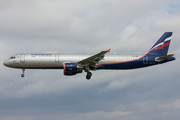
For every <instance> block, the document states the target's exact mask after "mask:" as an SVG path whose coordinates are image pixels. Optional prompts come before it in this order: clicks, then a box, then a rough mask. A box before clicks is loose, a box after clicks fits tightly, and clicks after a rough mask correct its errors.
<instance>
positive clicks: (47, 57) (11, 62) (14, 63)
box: [4, 53, 142, 69]
mask: <svg viewBox="0 0 180 120" xmlns="http://www.w3.org/2000/svg"><path fill="white" fill-rule="evenodd" d="M90 56H92V55H89V54H60V53H45V54H43V53H40V54H37V53H22V54H16V55H13V56H12V57H10V58H9V59H8V60H6V61H5V62H4V65H6V66H8V67H12V68H21V69H22V68H24V69H61V68H63V64H64V63H76V62H78V61H81V60H83V59H86V58H88V57H90ZM141 57H142V56H127V55H106V56H105V57H104V59H102V60H101V61H99V62H98V64H97V65H99V64H106V63H116V62H125V61H133V60H137V59H139V58H141Z"/></svg>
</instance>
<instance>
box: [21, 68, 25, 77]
mask: <svg viewBox="0 0 180 120" xmlns="http://www.w3.org/2000/svg"><path fill="white" fill-rule="evenodd" d="M24 72H25V69H22V74H21V77H24Z"/></svg>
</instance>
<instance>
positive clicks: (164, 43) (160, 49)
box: [148, 32, 172, 56]
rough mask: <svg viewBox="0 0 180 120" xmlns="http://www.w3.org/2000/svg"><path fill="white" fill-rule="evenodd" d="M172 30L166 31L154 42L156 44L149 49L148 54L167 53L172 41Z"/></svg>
mask: <svg viewBox="0 0 180 120" xmlns="http://www.w3.org/2000/svg"><path fill="white" fill-rule="evenodd" d="M171 36H172V32H165V33H164V34H163V35H162V36H161V38H159V40H158V41H157V42H156V43H155V44H154V46H153V47H152V48H151V49H150V50H149V52H148V54H153V55H162V56H165V55H167V52H168V49H169V45H170V42H171Z"/></svg>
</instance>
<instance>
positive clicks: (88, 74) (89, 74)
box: [86, 72, 92, 80]
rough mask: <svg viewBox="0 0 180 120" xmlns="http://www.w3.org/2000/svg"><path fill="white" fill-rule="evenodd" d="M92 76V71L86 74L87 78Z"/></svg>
mask: <svg viewBox="0 0 180 120" xmlns="http://www.w3.org/2000/svg"><path fill="white" fill-rule="evenodd" d="M91 76H92V73H91V72H87V75H86V79H88V80H89V79H91Z"/></svg>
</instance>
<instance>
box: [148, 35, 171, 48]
mask: <svg viewBox="0 0 180 120" xmlns="http://www.w3.org/2000/svg"><path fill="white" fill-rule="evenodd" d="M170 41H171V36H170V37H168V38H166V39H165V40H164V42H162V43H159V44H158V45H156V46H154V47H153V48H152V49H151V50H153V49H155V48H158V47H161V46H162V45H163V44H165V43H169V42H170Z"/></svg>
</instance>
